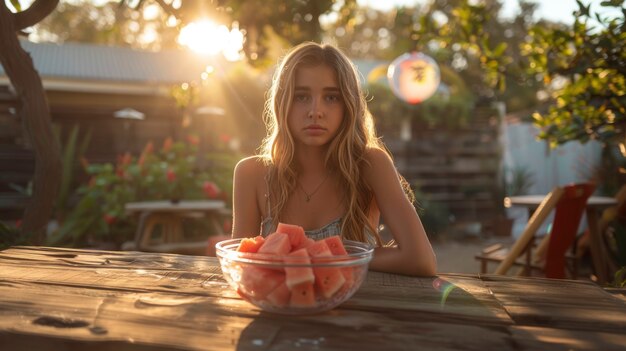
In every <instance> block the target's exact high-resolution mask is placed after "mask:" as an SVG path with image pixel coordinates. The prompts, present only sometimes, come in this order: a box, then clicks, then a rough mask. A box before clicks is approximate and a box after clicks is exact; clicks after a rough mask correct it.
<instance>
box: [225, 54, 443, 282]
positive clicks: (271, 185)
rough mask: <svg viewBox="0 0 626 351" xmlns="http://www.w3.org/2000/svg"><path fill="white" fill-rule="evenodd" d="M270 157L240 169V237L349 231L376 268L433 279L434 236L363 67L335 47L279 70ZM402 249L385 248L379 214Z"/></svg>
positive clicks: (236, 198)
mask: <svg viewBox="0 0 626 351" xmlns="http://www.w3.org/2000/svg"><path fill="white" fill-rule="evenodd" d="M264 117H265V122H266V127H267V137H266V138H265V140H264V141H263V145H262V147H261V152H260V154H259V155H258V156H253V157H249V158H245V159H243V160H241V161H240V162H239V163H238V164H237V166H236V168H235V172H234V190H233V193H234V194H233V202H234V206H233V217H234V219H233V237H234V238H239V237H251V236H256V235H259V232H260V233H261V235H263V236H266V235H268V234H270V233H272V232H273V231H274V230H275V229H276V226H277V224H278V222H283V223H289V224H297V225H300V226H302V227H303V228H304V229H305V231H306V234H307V236H309V237H310V238H312V239H315V240H318V239H321V238H324V237H328V236H333V235H341V236H342V237H343V238H345V239H350V240H357V241H362V242H370V243H371V244H373V245H375V246H376V248H375V250H374V257H373V258H372V261H371V263H370V269H372V270H376V271H383V272H391V273H399V274H407V275H421V276H432V275H434V274H435V272H436V266H437V264H436V260H435V255H434V253H433V250H432V247H431V245H430V242H429V241H428V237H427V236H426V233H425V232H424V228H423V226H422V223H421V222H420V219H419V217H418V215H417V213H416V212H415V208H414V207H413V205H412V203H411V201H410V200H409V197H408V196H407V193H405V190H406V189H408V193H409V194H410V195H412V193H411V192H410V188H408V186H407V185H406V182H405V181H404V179H403V178H402V177H401V176H400V175H399V174H398V173H397V172H396V169H395V167H394V164H393V161H392V159H391V156H390V155H389V153H388V152H387V151H386V149H385V147H384V146H383V144H382V142H381V141H380V140H379V139H378V138H377V137H376V134H375V130H374V123H373V120H372V116H371V115H370V113H369V111H368V109H367V105H366V101H365V98H364V95H363V93H362V91H361V86H360V83H359V79H358V76H357V71H356V69H355V68H354V66H353V65H352V63H351V62H350V61H349V59H348V58H347V57H346V56H345V55H344V54H343V53H341V52H340V51H339V50H338V49H336V48H335V47H333V46H330V45H319V44H315V43H304V44H301V45H299V46H297V47H295V48H294V49H293V50H291V52H290V53H288V54H287V56H286V57H285V58H284V59H283V60H282V62H281V64H280V66H279V67H278V70H277V71H276V73H275V76H274V80H273V84H272V88H271V91H270V96H269V99H268V101H267V104H266V111H265V116H264ZM381 215H382V217H383V218H384V219H385V224H386V225H387V227H388V228H389V229H390V231H391V233H392V234H393V239H394V241H395V244H396V245H394V246H393V247H391V246H383V243H382V242H381V239H380V236H379V234H378V230H377V228H378V226H379V219H380V217H381Z"/></svg>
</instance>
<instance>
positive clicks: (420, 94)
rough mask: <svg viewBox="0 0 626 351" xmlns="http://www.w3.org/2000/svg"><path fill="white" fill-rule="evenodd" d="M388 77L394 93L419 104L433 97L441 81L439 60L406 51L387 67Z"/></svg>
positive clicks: (407, 100) (411, 102) (409, 101)
mask: <svg viewBox="0 0 626 351" xmlns="http://www.w3.org/2000/svg"><path fill="white" fill-rule="evenodd" d="M387 79H389V85H390V86H391V90H392V91H393V93H394V94H395V95H396V96H397V97H399V98H400V99H402V100H404V101H406V102H408V103H410V104H419V103H420V102H422V101H424V100H426V99H428V98H429V97H431V96H432V95H433V94H434V93H435V91H437V87H438V86H439V82H440V81H441V77H440V75H439V66H438V65H437V62H435V60H433V59H432V58H431V57H430V56H427V55H424V54H422V53H419V52H412V53H406V54H403V55H401V56H400V57H398V58H396V59H395V60H393V62H391V64H390V65H389V68H388V69H387Z"/></svg>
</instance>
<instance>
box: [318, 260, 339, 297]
mask: <svg viewBox="0 0 626 351" xmlns="http://www.w3.org/2000/svg"><path fill="white" fill-rule="evenodd" d="M313 274H314V275H315V287H316V288H317V291H318V292H320V293H321V295H322V296H324V297H325V298H330V297H331V296H333V295H334V294H335V293H336V292H337V291H339V290H340V289H341V287H342V286H343V284H344V283H345V282H346V278H345V277H344V275H343V271H342V270H341V268H331V267H320V268H315V269H313Z"/></svg>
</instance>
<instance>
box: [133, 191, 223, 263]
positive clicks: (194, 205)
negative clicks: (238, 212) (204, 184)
mask: <svg viewBox="0 0 626 351" xmlns="http://www.w3.org/2000/svg"><path fill="white" fill-rule="evenodd" d="M125 209H126V212H127V213H129V214H131V215H138V216H139V224H138V226H137V234H136V236H135V240H134V241H133V242H130V243H128V244H125V246H124V247H123V249H125V250H139V251H148V252H163V253H179V254H192V255H203V254H205V252H206V248H207V238H206V237H204V238H202V239H201V240H196V241H186V240H185V231H184V226H183V222H184V220H185V219H186V218H199V219H203V220H206V221H207V222H208V224H209V229H210V233H207V235H206V236H207V237H208V236H209V235H222V234H224V219H225V218H226V217H227V216H228V217H229V216H230V211H229V210H228V209H227V208H226V204H225V203H224V201H222V200H183V201H179V202H172V201H166V200H163V201H144V202H131V203H127V204H126V206H125Z"/></svg>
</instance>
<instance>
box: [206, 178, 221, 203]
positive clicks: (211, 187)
mask: <svg viewBox="0 0 626 351" xmlns="http://www.w3.org/2000/svg"><path fill="white" fill-rule="evenodd" d="M202 191H204V193H205V194H206V196H207V197H208V198H210V199H214V198H216V197H217V196H218V195H219V194H220V188H218V187H217V185H216V184H215V183H213V182H209V181H205V182H204V183H203V184H202Z"/></svg>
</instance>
